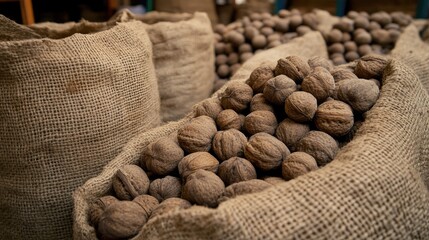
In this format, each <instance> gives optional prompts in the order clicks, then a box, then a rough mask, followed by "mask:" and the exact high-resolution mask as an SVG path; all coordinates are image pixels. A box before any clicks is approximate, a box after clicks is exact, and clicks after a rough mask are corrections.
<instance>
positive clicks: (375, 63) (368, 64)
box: [355, 55, 388, 79]
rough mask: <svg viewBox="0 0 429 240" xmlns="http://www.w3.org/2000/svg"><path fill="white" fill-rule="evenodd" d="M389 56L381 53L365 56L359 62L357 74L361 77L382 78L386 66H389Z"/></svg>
mask: <svg viewBox="0 0 429 240" xmlns="http://www.w3.org/2000/svg"><path fill="white" fill-rule="evenodd" d="M387 63H388V60H387V58H385V57H383V56H379V55H368V56H363V57H362V58H361V59H360V60H359V61H358V63H357V65H356V69H355V74H356V76H358V77H360V78H366V79H371V78H375V79H381V77H382V76H383V71H384V68H385V67H386V66H387Z"/></svg>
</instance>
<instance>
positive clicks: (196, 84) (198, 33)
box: [115, 12, 215, 122]
mask: <svg viewBox="0 0 429 240" xmlns="http://www.w3.org/2000/svg"><path fill="white" fill-rule="evenodd" d="M115 18H116V20H117V21H129V20H133V19H140V20H143V21H145V22H151V23H154V24H150V25H146V30H147V32H148V33H149V37H150V40H151V42H152V44H153V53H154V54H153V57H154V62H155V69H156V75H157V77H158V86H159V95H160V97H161V115H162V119H163V121H165V122H167V121H175V120H178V119H180V118H182V117H184V116H185V115H186V114H187V113H189V112H190V111H191V109H192V106H193V105H194V104H196V103H198V102H200V101H201V100H203V99H206V98H207V97H209V96H210V94H211V92H212V89H213V82H214V79H215V64H214V58H215V56H214V37H213V31H212V28H211V25H210V20H209V19H208V17H207V15H206V14H205V13H195V14H193V15H188V14H179V15H176V14H168V13H151V14H148V15H147V16H136V15H133V14H130V13H127V12H123V13H122V14H121V15H120V16H116V17H115ZM181 18H182V19H183V21H178V20H180V19H181ZM166 19H167V20H169V19H173V20H174V21H176V22H166V21H164V20H166Z"/></svg>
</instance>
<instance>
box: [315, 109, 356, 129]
mask: <svg viewBox="0 0 429 240" xmlns="http://www.w3.org/2000/svg"><path fill="white" fill-rule="evenodd" d="M314 123H315V124H316V127H317V129H319V130H321V131H324V132H325V133H327V134H329V135H331V136H333V137H340V136H344V135H346V134H347V133H348V132H349V131H350V129H351V128H352V127H353V123H354V118H353V110H352V108H351V107H350V106H349V105H348V104H347V103H344V102H341V101H337V100H330V101H326V102H324V103H322V104H320V105H319V107H318V108H317V111H316V115H315V117H314Z"/></svg>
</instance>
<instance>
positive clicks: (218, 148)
mask: <svg viewBox="0 0 429 240" xmlns="http://www.w3.org/2000/svg"><path fill="white" fill-rule="evenodd" d="M246 143H247V137H246V136H245V135H244V134H243V133H242V132H240V131H238V130H236V129H229V130H226V131H219V132H217V133H216V135H215V136H214V138H213V151H214V152H215V154H216V156H217V158H218V159H219V160H220V161H224V160H227V159H229V158H232V157H242V156H243V155H244V147H245V146H246Z"/></svg>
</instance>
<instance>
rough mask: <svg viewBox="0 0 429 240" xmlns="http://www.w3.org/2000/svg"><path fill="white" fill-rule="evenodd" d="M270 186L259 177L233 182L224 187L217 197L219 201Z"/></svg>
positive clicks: (259, 190)
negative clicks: (219, 196) (222, 192)
mask: <svg viewBox="0 0 429 240" xmlns="http://www.w3.org/2000/svg"><path fill="white" fill-rule="evenodd" d="M272 186H273V185H272V184H270V183H267V182H265V181H263V180H260V179H252V180H248V181H244V182H238V183H234V184H231V185H229V186H228V187H226V188H225V192H224V194H223V195H222V197H221V198H219V203H221V202H224V201H226V200H228V199H231V198H235V197H237V196H240V195H244V194H250V193H257V192H261V191H263V190H265V189H267V188H270V187H272Z"/></svg>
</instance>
